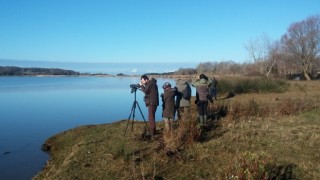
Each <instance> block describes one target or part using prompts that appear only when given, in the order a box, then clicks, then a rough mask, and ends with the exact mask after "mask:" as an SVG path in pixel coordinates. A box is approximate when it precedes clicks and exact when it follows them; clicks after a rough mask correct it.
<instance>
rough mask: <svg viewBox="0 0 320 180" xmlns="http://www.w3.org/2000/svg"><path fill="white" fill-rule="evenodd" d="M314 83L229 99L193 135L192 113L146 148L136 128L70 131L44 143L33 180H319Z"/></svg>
mask: <svg viewBox="0 0 320 180" xmlns="http://www.w3.org/2000/svg"><path fill="white" fill-rule="evenodd" d="M319 89H320V84H319V82H314V81H313V82H303V81H299V82H293V81H292V82H290V87H289V90H288V91H287V92H285V93H266V94H259V93H250V94H241V95H236V96H235V97H232V98H227V99H224V95H221V96H219V101H218V102H217V101H216V102H215V103H214V104H213V105H210V120H211V121H210V122H209V124H208V126H207V128H206V129H204V130H202V131H200V130H199V129H198V128H197V122H196V115H195V113H194V112H195V105H194V104H193V105H192V108H191V111H192V112H193V113H192V115H191V116H185V117H184V118H183V120H182V121H180V122H179V123H177V124H176V126H175V129H174V130H173V131H172V132H170V133H164V132H163V131H162V128H163V127H164V125H163V123H162V122H159V123H158V124H157V127H158V129H159V134H157V135H156V136H155V137H154V139H153V140H151V139H150V137H148V136H145V135H143V134H145V133H143V132H144V129H145V123H144V122H135V123H134V128H133V131H131V128H129V129H128V131H127V134H126V136H124V131H125V129H126V126H127V123H128V122H127V121H126V120H124V121H119V122H116V123H112V124H102V125H95V126H83V127H78V128H75V129H72V130H69V131H66V132H63V133H60V134H58V135H56V136H54V137H52V138H50V139H48V140H47V141H46V143H45V146H44V148H45V149H48V150H49V152H50V155H51V157H52V159H51V160H50V161H48V164H47V166H46V167H45V168H44V170H43V171H41V172H40V173H39V174H38V175H37V176H36V177H34V179H276V178H278V179H319V178H320V170H319V169H320V164H319V162H320V152H319V149H320V128H319V127H320V108H319V107H320V106H319V102H320V100H319V97H320V95H319V93H320V92H319Z"/></svg>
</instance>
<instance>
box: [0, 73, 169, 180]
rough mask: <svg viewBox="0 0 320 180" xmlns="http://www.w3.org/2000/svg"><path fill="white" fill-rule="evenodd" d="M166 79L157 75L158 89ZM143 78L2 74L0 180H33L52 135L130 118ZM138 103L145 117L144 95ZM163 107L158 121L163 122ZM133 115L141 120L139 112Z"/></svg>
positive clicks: (140, 94)
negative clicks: (43, 147) (134, 90)
mask: <svg viewBox="0 0 320 180" xmlns="http://www.w3.org/2000/svg"><path fill="white" fill-rule="evenodd" d="M165 81H169V82H170V83H172V84H173V85H174V81H173V80H171V79H170V80H169V79H158V86H159V93H162V92H163V90H162V89H161V86H162V85H163V83H164V82H165ZM138 82H139V78H112V77H108V78H105V77H104V78H102V77H0V99H1V101H0V144H1V146H0V172H1V173H0V179H30V178H31V177H32V176H34V175H35V174H36V173H37V172H38V171H39V170H41V168H42V167H43V165H44V164H45V162H46V160H47V159H48V155H47V154H46V153H43V152H42V151H41V150H40V148H41V145H42V143H43V142H44V141H45V140H46V139H47V138H49V137H50V136H52V135H54V134H57V133H59V132H61V131H65V130H67V129H70V128H74V127H76V126H81V125H87V124H102V123H111V122H114V121H117V120H123V119H127V118H128V117H129V115H130V112H131V107H132V104H133V101H134V94H132V93H131V88H130V87H129V85H130V84H137V83H138ZM137 101H138V103H139V105H140V107H141V110H142V112H143V114H144V117H147V109H146V107H145V104H144V102H143V93H142V92H140V91H139V90H138V91H137ZM161 113H162V112H161V106H159V107H158V110H157V113H156V119H157V120H161ZM135 119H137V120H142V117H141V115H140V113H138V112H137V113H136V117H135Z"/></svg>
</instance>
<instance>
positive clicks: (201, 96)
mask: <svg viewBox="0 0 320 180" xmlns="http://www.w3.org/2000/svg"><path fill="white" fill-rule="evenodd" d="M210 84H211V80H210V79H209V78H208V77H207V76H206V75H204V74H201V75H200V76H199V77H197V78H196V79H193V80H192V84H191V85H192V86H194V87H195V88H196V101H195V103H196V105H197V110H198V116H199V121H200V122H199V123H200V126H204V125H206V123H207V118H208V98H209V97H210V94H209V86H210Z"/></svg>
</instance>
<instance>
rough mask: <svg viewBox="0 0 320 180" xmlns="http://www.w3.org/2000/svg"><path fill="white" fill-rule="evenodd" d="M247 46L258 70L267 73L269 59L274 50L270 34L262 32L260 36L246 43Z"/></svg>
mask: <svg viewBox="0 0 320 180" xmlns="http://www.w3.org/2000/svg"><path fill="white" fill-rule="evenodd" d="M245 48H246V50H247V51H248V54H249V57H250V59H252V60H253V64H254V65H255V66H256V68H255V69H256V71H257V72H259V73H261V74H265V73H267V71H268V67H269V65H268V62H267V60H268V59H269V55H270V52H271V50H272V48H271V42H270V38H269V37H268V35H267V34H262V35H261V36H260V37H258V38H255V39H254V40H250V41H249V42H248V43H247V44H245ZM269 71H270V70H269ZM267 74H268V73H267Z"/></svg>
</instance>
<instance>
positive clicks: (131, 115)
mask: <svg viewBox="0 0 320 180" xmlns="http://www.w3.org/2000/svg"><path fill="white" fill-rule="evenodd" d="M133 92H134V101H133V104H132V107H131V112H130V115H129V117H128V123H127V127H126V130H125V132H124V135H126V133H127V130H128V126H129V121H130V120H131V117H132V127H131V130H132V131H133V123H134V117H135V111H136V106H138V108H139V111H140V113H141V116H142V118H143V121H144V122H145V124H146V128H147V129H148V131H149V132H150V130H149V128H148V125H147V122H146V120H145V118H144V116H143V114H142V111H141V108H140V106H139V103H138V101H137V89H136V88H132V90H131V93H133Z"/></svg>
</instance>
